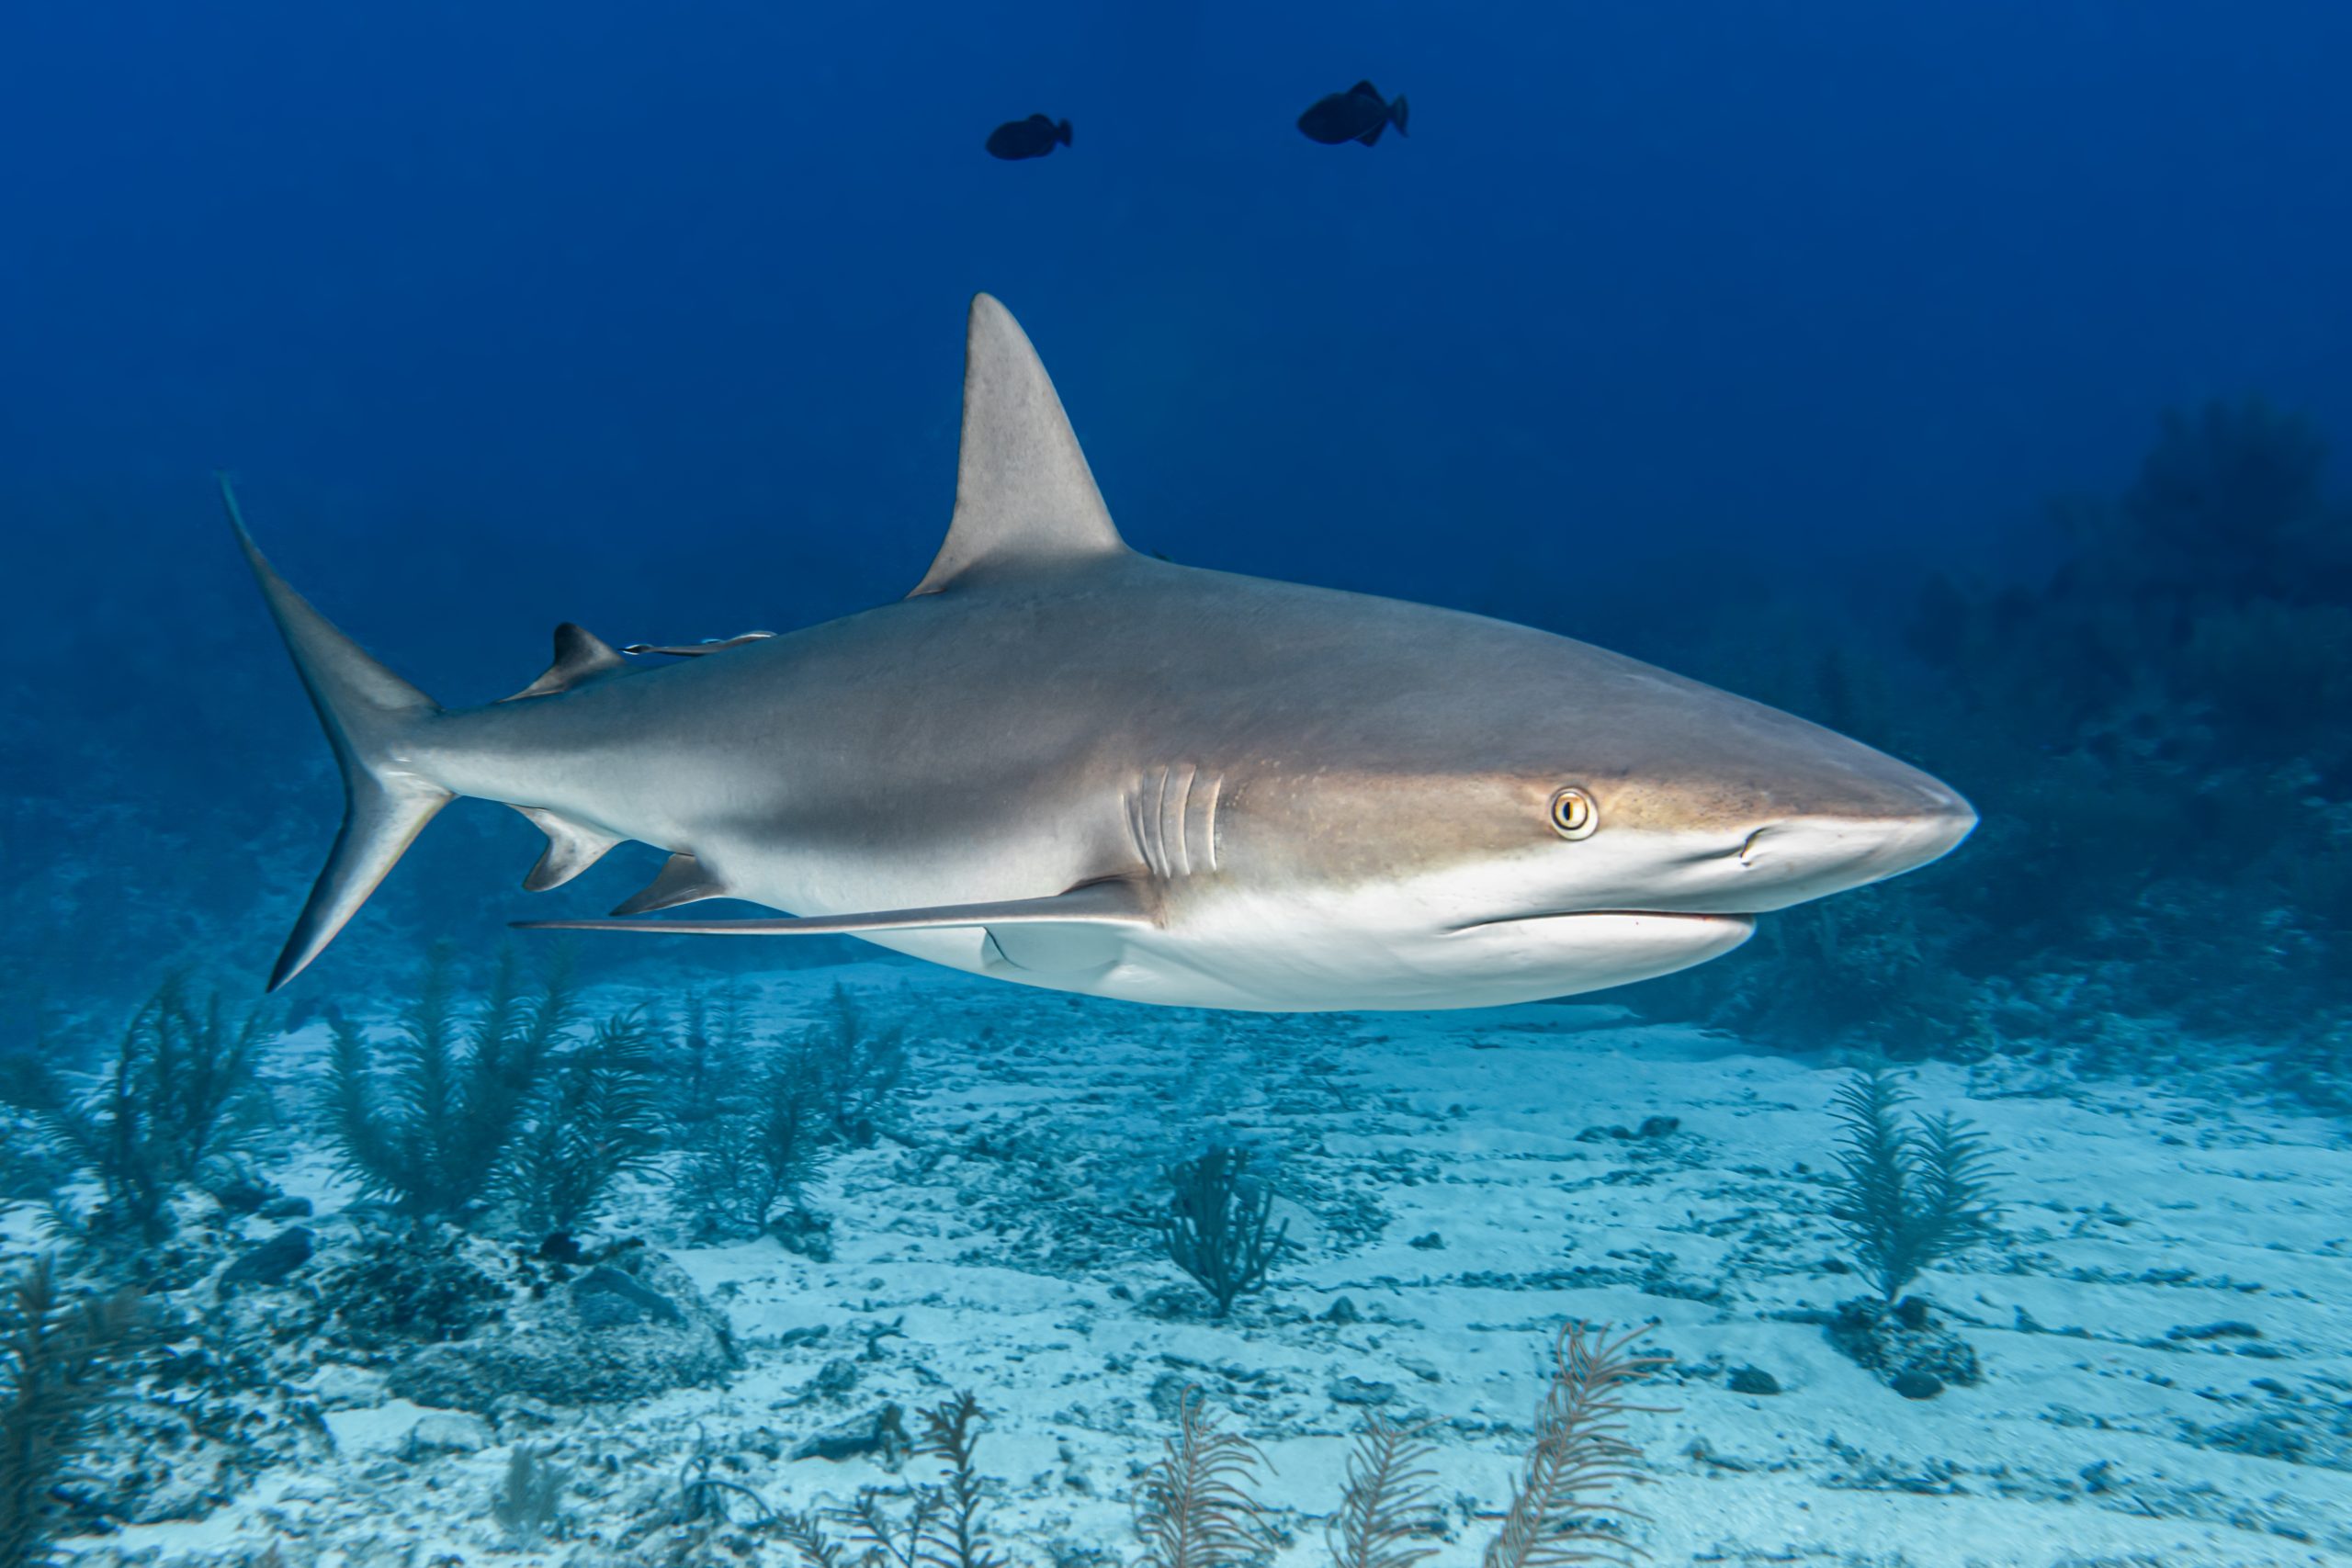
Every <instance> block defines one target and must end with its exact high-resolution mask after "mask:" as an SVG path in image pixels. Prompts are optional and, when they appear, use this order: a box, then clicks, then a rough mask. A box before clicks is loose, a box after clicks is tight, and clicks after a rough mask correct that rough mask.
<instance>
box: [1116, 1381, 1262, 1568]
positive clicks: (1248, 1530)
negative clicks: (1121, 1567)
mask: <svg viewBox="0 0 2352 1568" xmlns="http://www.w3.org/2000/svg"><path fill="white" fill-rule="evenodd" d="M1264 1463H1265V1455H1264V1454H1262V1453H1261V1452H1259V1451H1258V1446H1257V1445H1256V1444H1255V1443H1252V1442H1250V1440H1249V1439H1248V1438H1242V1437H1238V1436H1236V1435H1235V1434H1233V1433H1231V1432H1225V1431H1220V1430H1218V1428H1217V1426H1216V1419H1215V1417H1213V1416H1211V1415H1210V1414H1209V1413H1208V1411H1207V1410H1206V1409H1204V1396H1203V1395H1202V1393H1201V1391H1200V1390H1199V1389H1197V1388H1187V1389H1186V1390H1185V1391H1184V1393H1183V1395H1182V1398H1181V1400H1180V1401H1179V1402H1178V1405H1177V1427H1176V1435H1175V1436H1174V1437H1172V1438H1169V1439H1167V1442H1166V1445H1165V1447H1164V1448H1163V1450H1162V1451H1161V1453H1160V1456H1159V1459H1158V1460H1157V1461H1153V1463H1152V1466H1151V1468H1150V1469H1149V1470H1148V1471H1146V1472H1144V1475H1143V1479H1142V1480H1141V1481H1140V1482H1138V1483H1136V1517H1135V1528H1136V1539H1137V1540H1140V1541H1141V1542H1142V1543H1143V1561H1142V1563H1141V1564H1140V1568H1241V1565H1242V1564H1244V1563H1247V1562H1253V1561H1255V1559H1256V1556H1257V1553H1258V1552H1259V1551H1261V1550H1262V1549H1263V1548H1265V1547H1266V1546H1267V1545H1269V1544H1270V1532H1269V1530H1268V1528H1267V1523H1266V1515H1265V1509H1264V1508H1263V1507H1262V1506H1260V1505H1259V1503H1258V1500H1257V1499H1256V1498H1255V1497H1254V1496H1252V1495H1250V1486H1251V1484H1252V1483H1254V1482H1255V1481H1256V1479H1257V1472H1258V1467H1259V1466H1260V1465H1262V1464H1264Z"/></svg>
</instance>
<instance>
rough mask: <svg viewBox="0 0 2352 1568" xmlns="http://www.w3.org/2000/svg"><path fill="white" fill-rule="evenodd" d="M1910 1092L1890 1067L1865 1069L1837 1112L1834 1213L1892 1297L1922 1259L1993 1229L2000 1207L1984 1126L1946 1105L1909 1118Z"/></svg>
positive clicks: (1859, 1260) (1866, 1270) (1874, 1279)
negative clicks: (1911, 1121) (1909, 1121)
mask: <svg viewBox="0 0 2352 1568" xmlns="http://www.w3.org/2000/svg"><path fill="white" fill-rule="evenodd" d="M1910 1098H1911V1097H1910V1095H1909V1094H1908V1093H1907V1092H1906V1091H1905V1089H1903V1087H1902V1085H1901V1084H1900V1083H1898V1082H1897V1081H1896V1079H1895V1077H1894V1074H1892V1073H1887V1072H1869V1073H1860V1074H1858V1075H1856V1076H1855V1077H1854V1078H1853V1079H1851V1080H1850V1081H1849V1082H1848V1083H1847V1084H1846V1086H1845V1087H1844V1088H1843V1089H1839V1090H1838V1099H1837V1101H1836V1104H1835V1106H1834V1108H1833V1112H1832V1113H1833V1114H1834V1115H1836V1117H1837V1118H1838V1122H1840V1123H1841V1124H1842V1126H1841V1131H1840V1133H1839V1135H1838V1145H1839V1146H1838V1174H1837V1175H1836V1176H1835V1177H1833V1178H1832V1181H1833V1183H1834V1184H1835V1186H1836V1188H1837V1190H1838V1201H1837V1202H1836V1204H1835V1205H1834V1206H1833V1207H1832V1208H1831V1210H1830V1215H1831V1217H1832V1218H1833V1219H1835V1220H1836V1221H1837V1223H1838V1229H1839V1230H1840V1231H1841V1232H1843V1233H1844V1235H1845V1236H1846V1241H1847V1245H1848V1246H1849V1247H1850V1248H1851V1249H1852V1252H1853V1258H1854V1262H1855V1263H1856V1265H1857V1266H1859V1267H1860V1269H1861V1270H1862V1272H1863V1274H1864V1275H1865V1276H1867V1277H1868V1278H1869V1279H1870V1280H1871V1283H1872V1284H1873V1285H1875V1286H1877V1287H1878V1291H1879V1293H1880V1295H1881V1296H1882V1297H1883V1299H1884V1300H1885V1301H1886V1302H1888V1303H1893V1302H1894V1299H1895V1298H1896V1297H1897V1296H1899V1295H1901V1294H1902V1293H1903V1287H1904V1286H1905V1285H1907V1284H1909V1283H1910V1282H1911V1280H1912V1279H1913V1278H1914V1277H1915V1276H1916V1275H1917V1273H1918V1272H1919V1270H1920V1269H1924V1268H1926V1267H1927V1266H1928V1265H1929V1264H1931V1263H1935V1262H1939V1261H1940V1260H1942V1259H1943V1258H1950V1257H1952V1256H1953V1255H1955V1254H1957V1253H1959V1252H1961V1251H1962V1250H1964V1249H1965V1248H1967V1247H1970V1246H1972V1245H1973V1244H1974V1243H1976V1242H1978V1241H1981V1240H1983V1239H1984V1238H1985V1236H1986V1235H1990V1234H1991V1232H1992V1228H1993V1221H1994V1218H1995V1216H1996V1213H1997V1209H1996V1205H1995V1203H1994V1201H1993V1187H1992V1176H1993V1166H1992V1151H1991V1149H1990V1148H1989V1146H1988V1145H1987V1144H1986V1142H1985V1135H1984V1134H1982V1133H1980V1132H1978V1131H1976V1130H1975V1129H1974V1128H1973V1127H1971V1126H1969V1125H1968V1124H1967V1123H1966V1122H1962V1121H1961V1120H1959V1119H1958V1118H1957V1117H1953V1116H1951V1115H1949V1114H1938V1115H1934V1116H1922V1117H1918V1118H1917V1122H1916V1125H1913V1126H1905V1125H1904V1123H1903V1122H1902V1120H1901V1111H1902V1108H1903V1106H1904V1105H1905V1103H1907V1102H1908V1101H1909V1100H1910Z"/></svg>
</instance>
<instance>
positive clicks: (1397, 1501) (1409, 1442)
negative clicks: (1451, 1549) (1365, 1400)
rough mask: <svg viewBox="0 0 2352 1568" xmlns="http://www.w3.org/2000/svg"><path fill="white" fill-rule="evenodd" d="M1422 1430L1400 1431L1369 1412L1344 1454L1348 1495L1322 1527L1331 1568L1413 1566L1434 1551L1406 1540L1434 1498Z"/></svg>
mask: <svg viewBox="0 0 2352 1568" xmlns="http://www.w3.org/2000/svg"><path fill="white" fill-rule="evenodd" d="M1425 1429H1426V1428H1425V1427H1399V1426H1397V1424H1396V1423H1395V1422H1393V1421H1390V1420H1388V1419H1387V1418H1386V1417H1385V1416H1380V1415H1378V1414H1377V1413H1375V1414H1374V1415H1373V1416H1370V1417H1368V1418H1367V1419H1366V1420H1365V1422H1364V1424H1363V1427H1361V1428H1359V1429H1358V1430H1357V1432H1356V1446H1355V1451H1354V1452H1352V1453H1351V1454H1350V1455H1349V1456H1348V1491H1347V1496H1346V1497H1345V1498H1344V1499H1343V1500H1342V1501H1341V1503H1340V1511H1339V1512H1338V1513H1336V1514H1334V1515H1332V1516H1331V1519H1330V1522H1329V1524H1327V1525H1326V1526H1325V1527H1324V1531H1323V1538H1324V1542H1325V1544H1326V1545H1328V1546H1329V1548H1330V1549H1331V1568H1413V1564H1414V1563H1416V1562H1419V1561H1420V1560H1421V1559H1423V1558H1424V1557H1433V1556H1435V1555H1436V1554H1437V1548H1435V1547H1433V1546H1414V1545H1411V1544H1409V1539H1410V1537H1411V1535H1412V1533H1413V1531H1414V1529H1415V1527H1416V1526H1417V1525H1419V1523H1421V1522H1422V1519H1423V1518H1424V1517H1425V1512H1426V1510H1427V1509H1428V1508H1429V1507H1430V1504H1431V1502H1432V1500H1433V1499H1434V1497H1435V1496H1436V1493H1435V1491H1434V1489H1433V1488H1432V1487H1431V1486H1430V1482H1431V1481H1432V1480H1433V1479H1434V1478H1435V1476H1436V1473H1437V1472H1434V1471H1432V1470H1430V1468H1429V1467H1428V1466H1427V1464H1426V1463H1425V1462H1424V1461H1427V1460H1428V1458H1429V1457H1430V1444H1429V1443H1428V1442H1426V1441H1424V1440H1423V1438H1422V1437H1421V1433H1422V1432H1423V1431H1424V1430H1425Z"/></svg>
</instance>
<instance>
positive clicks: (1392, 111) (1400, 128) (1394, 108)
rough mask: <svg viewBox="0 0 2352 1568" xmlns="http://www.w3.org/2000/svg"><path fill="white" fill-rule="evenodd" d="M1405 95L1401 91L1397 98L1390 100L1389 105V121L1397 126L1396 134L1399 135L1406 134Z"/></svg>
mask: <svg viewBox="0 0 2352 1568" xmlns="http://www.w3.org/2000/svg"><path fill="white" fill-rule="evenodd" d="M1405 115H1406V107H1405V95H1404V94H1402V93H1399V94H1397V96H1396V97H1395V98H1393V99H1392V100H1390V102H1389V105H1388V119H1389V123H1391V124H1393V125H1394V126H1396V128H1397V135H1399V136H1402V135H1404V134H1405Z"/></svg>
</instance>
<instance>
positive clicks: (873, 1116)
mask: <svg viewBox="0 0 2352 1568" xmlns="http://www.w3.org/2000/svg"><path fill="white" fill-rule="evenodd" d="M803 1043H804V1045H805V1047H806V1049H807V1052H808V1055H809V1059H810V1060H811V1061H812V1062H813V1063H814V1064H815V1065H816V1066H817V1068H818V1077H817V1082H818V1084H819V1085H820V1089H821V1092H822V1096H823V1099H822V1103H823V1106H824V1111H825V1115H826V1118H827V1120H828V1121H829V1122H831V1127H832V1132H833V1135H834V1136H835V1137H837V1138H839V1139H840V1140H841V1141H842V1143H844V1144H846V1145H849V1146H850V1147H851V1148H854V1149H863V1148H868V1147H871V1146H872V1145H873V1143H874V1140H875V1139H876V1137H877V1136H879V1135H880V1132H881V1123H882V1121H883V1119H884V1118H885V1116H886V1114H887V1112H888V1109H889V1106H890V1103H891V1101H892V1100H895V1099H896V1098H897V1096H898V1093H899V1089H900V1087H901V1086H902V1085H903V1084H904V1083H905V1081H906V1076H907V1026H906V1024H905V1022H904V1021H894V1022H891V1023H887V1024H876V1023H875V1022H874V1021H872V1020H871V1019H869V1018H867V1017H866V1015H865V1010H864V1009H863V1008H861V1007H860V1006H859V1005H858V1002H857V998H855V997H854V996H852V995H851V994H850V992H849V990H848V988H847V987H843V986H842V985H840V984H838V983H836V984H835V985H834V987H833V990H832V995H831V997H830V998H827V1000H826V1003H825V1020H824V1021H823V1022H822V1023H820V1024H819V1025H817V1026H816V1027H815V1028H814V1029H812V1030H810V1031H809V1035H808V1037H807V1039H806V1040H805V1041H804V1042H803Z"/></svg>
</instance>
